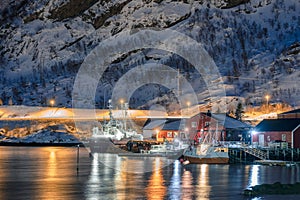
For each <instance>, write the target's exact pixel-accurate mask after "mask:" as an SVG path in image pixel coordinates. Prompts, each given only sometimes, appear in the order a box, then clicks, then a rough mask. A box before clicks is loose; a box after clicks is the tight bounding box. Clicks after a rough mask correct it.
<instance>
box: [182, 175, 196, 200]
mask: <svg viewBox="0 0 300 200" xmlns="http://www.w3.org/2000/svg"><path fill="white" fill-rule="evenodd" d="M193 193H194V188H193V176H192V173H191V172H190V171H188V170H185V171H184V172H183V175H182V199H193V198H192V197H193Z"/></svg>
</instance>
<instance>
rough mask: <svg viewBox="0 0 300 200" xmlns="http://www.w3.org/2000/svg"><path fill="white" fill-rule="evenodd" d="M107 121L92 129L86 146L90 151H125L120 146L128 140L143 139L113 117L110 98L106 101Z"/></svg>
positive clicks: (116, 152)
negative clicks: (107, 109)
mask: <svg viewBox="0 0 300 200" xmlns="http://www.w3.org/2000/svg"><path fill="white" fill-rule="evenodd" d="M108 104H109V105H108V108H109V121H108V122H107V123H103V124H102V126H101V127H98V126H95V127H93V129H92V136H91V138H90V139H89V142H88V146H89V147H90V151H91V153H114V154H118V153H122V152H126V151H125V150H124V149H122V148H120V146H122V144H123V145H124V144H126V143H127V142H128V141H129V140H133V139H137V140H143V136H142V135H141V134H138V133H137V132H136V131H133V130H127V129H126V128H125V127H126V126H124V124H123V123H122V122H121V121H119V120H116V119H115V118H114V117H113V113H112V108H113V107H112V105H111V100H109V101H108Z"/></svg>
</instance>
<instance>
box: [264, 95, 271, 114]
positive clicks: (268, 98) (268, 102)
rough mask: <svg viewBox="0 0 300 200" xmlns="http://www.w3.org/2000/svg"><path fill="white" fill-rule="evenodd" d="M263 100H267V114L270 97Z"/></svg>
mask: <svg viewBox="0 0 300 200" xmlns="http://www.w3.org/2000/svg"><path fill="white" fill-rule="evenodd" d="M265 98H266V100H267V112H269V99H270V96H269V95H266V96H265Z"/></svg>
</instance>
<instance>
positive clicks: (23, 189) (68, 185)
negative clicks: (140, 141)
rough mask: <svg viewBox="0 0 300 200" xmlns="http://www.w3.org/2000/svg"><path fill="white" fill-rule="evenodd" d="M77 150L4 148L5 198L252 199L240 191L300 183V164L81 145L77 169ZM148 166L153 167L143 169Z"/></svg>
mask: <svg viewBox="0 0 300 200" xmlns="http://www.w3.org/2000/svg"><path fill="white" fill-rule="evenodd" d="M76 151H77V149H76V148H64V147H42V148H40V147H38V148H37V147H35V148H34V147H0V200H2V199H3V200H4V199H5V200H6V199H46V200H47V199H87V200H96V199H100V200H102V199H117V200H125V199H172V200H173V199H174V200H181V199H184V200H186V199H187V200H188V199H201V200H202V199H251V198H248V197H244V196H242V195H241V193H242V192H243V189H245V188H247V187H248V186H253V185H256V184H262V183H274V182H277V181H279V182H282V183H295V182H300V173H299V166H295V167H274V166H273V167H271V166H260V165H205V164H203V165H187V166H183V165H181V164H180V163H179V162H178V161H175V162H173V163H171V164H170V165H167V166H166V164H169V163H168V162H169V161H167V160H164V159H162V158H153V159H136V160H135V159H132V158H126V157H118V156H115V155H109V154H107V155H103V154H101V155H95V156H94V157H89V154H88V152H87V151H86V150H85V149H81V150H80V162H79V172H78V173H77V170H76V168H77V164H76V155H77V154H76ZM103 163H106V164H107V163H108V164H109V165H108V166H107V165H105V164H103ZM114 168H116V169H114ZM144 168H146V169H147V170H148V169H151V171H148V172H147V171H146V172H145V173H141V170H142V169H144ZM128 169H130V171H132V170H134V169H136V172H137V173H132V172H128ZM284 198H286V199H298V198H299V196H298V198H297V196H291V195H289V196H284ZM252 199H282V196H274V195H273V196H272V195H271V196H263V197H257V198H252Z"/></svg>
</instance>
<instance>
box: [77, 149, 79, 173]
mask: <svg viewBox="0 0 300 200" xmlns="http://www.w3.org/2000/svg"><path fill="white" fill-rule="evenodd" d="M78 172H79V144H78V145H77V174H78Z"/></svg>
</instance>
